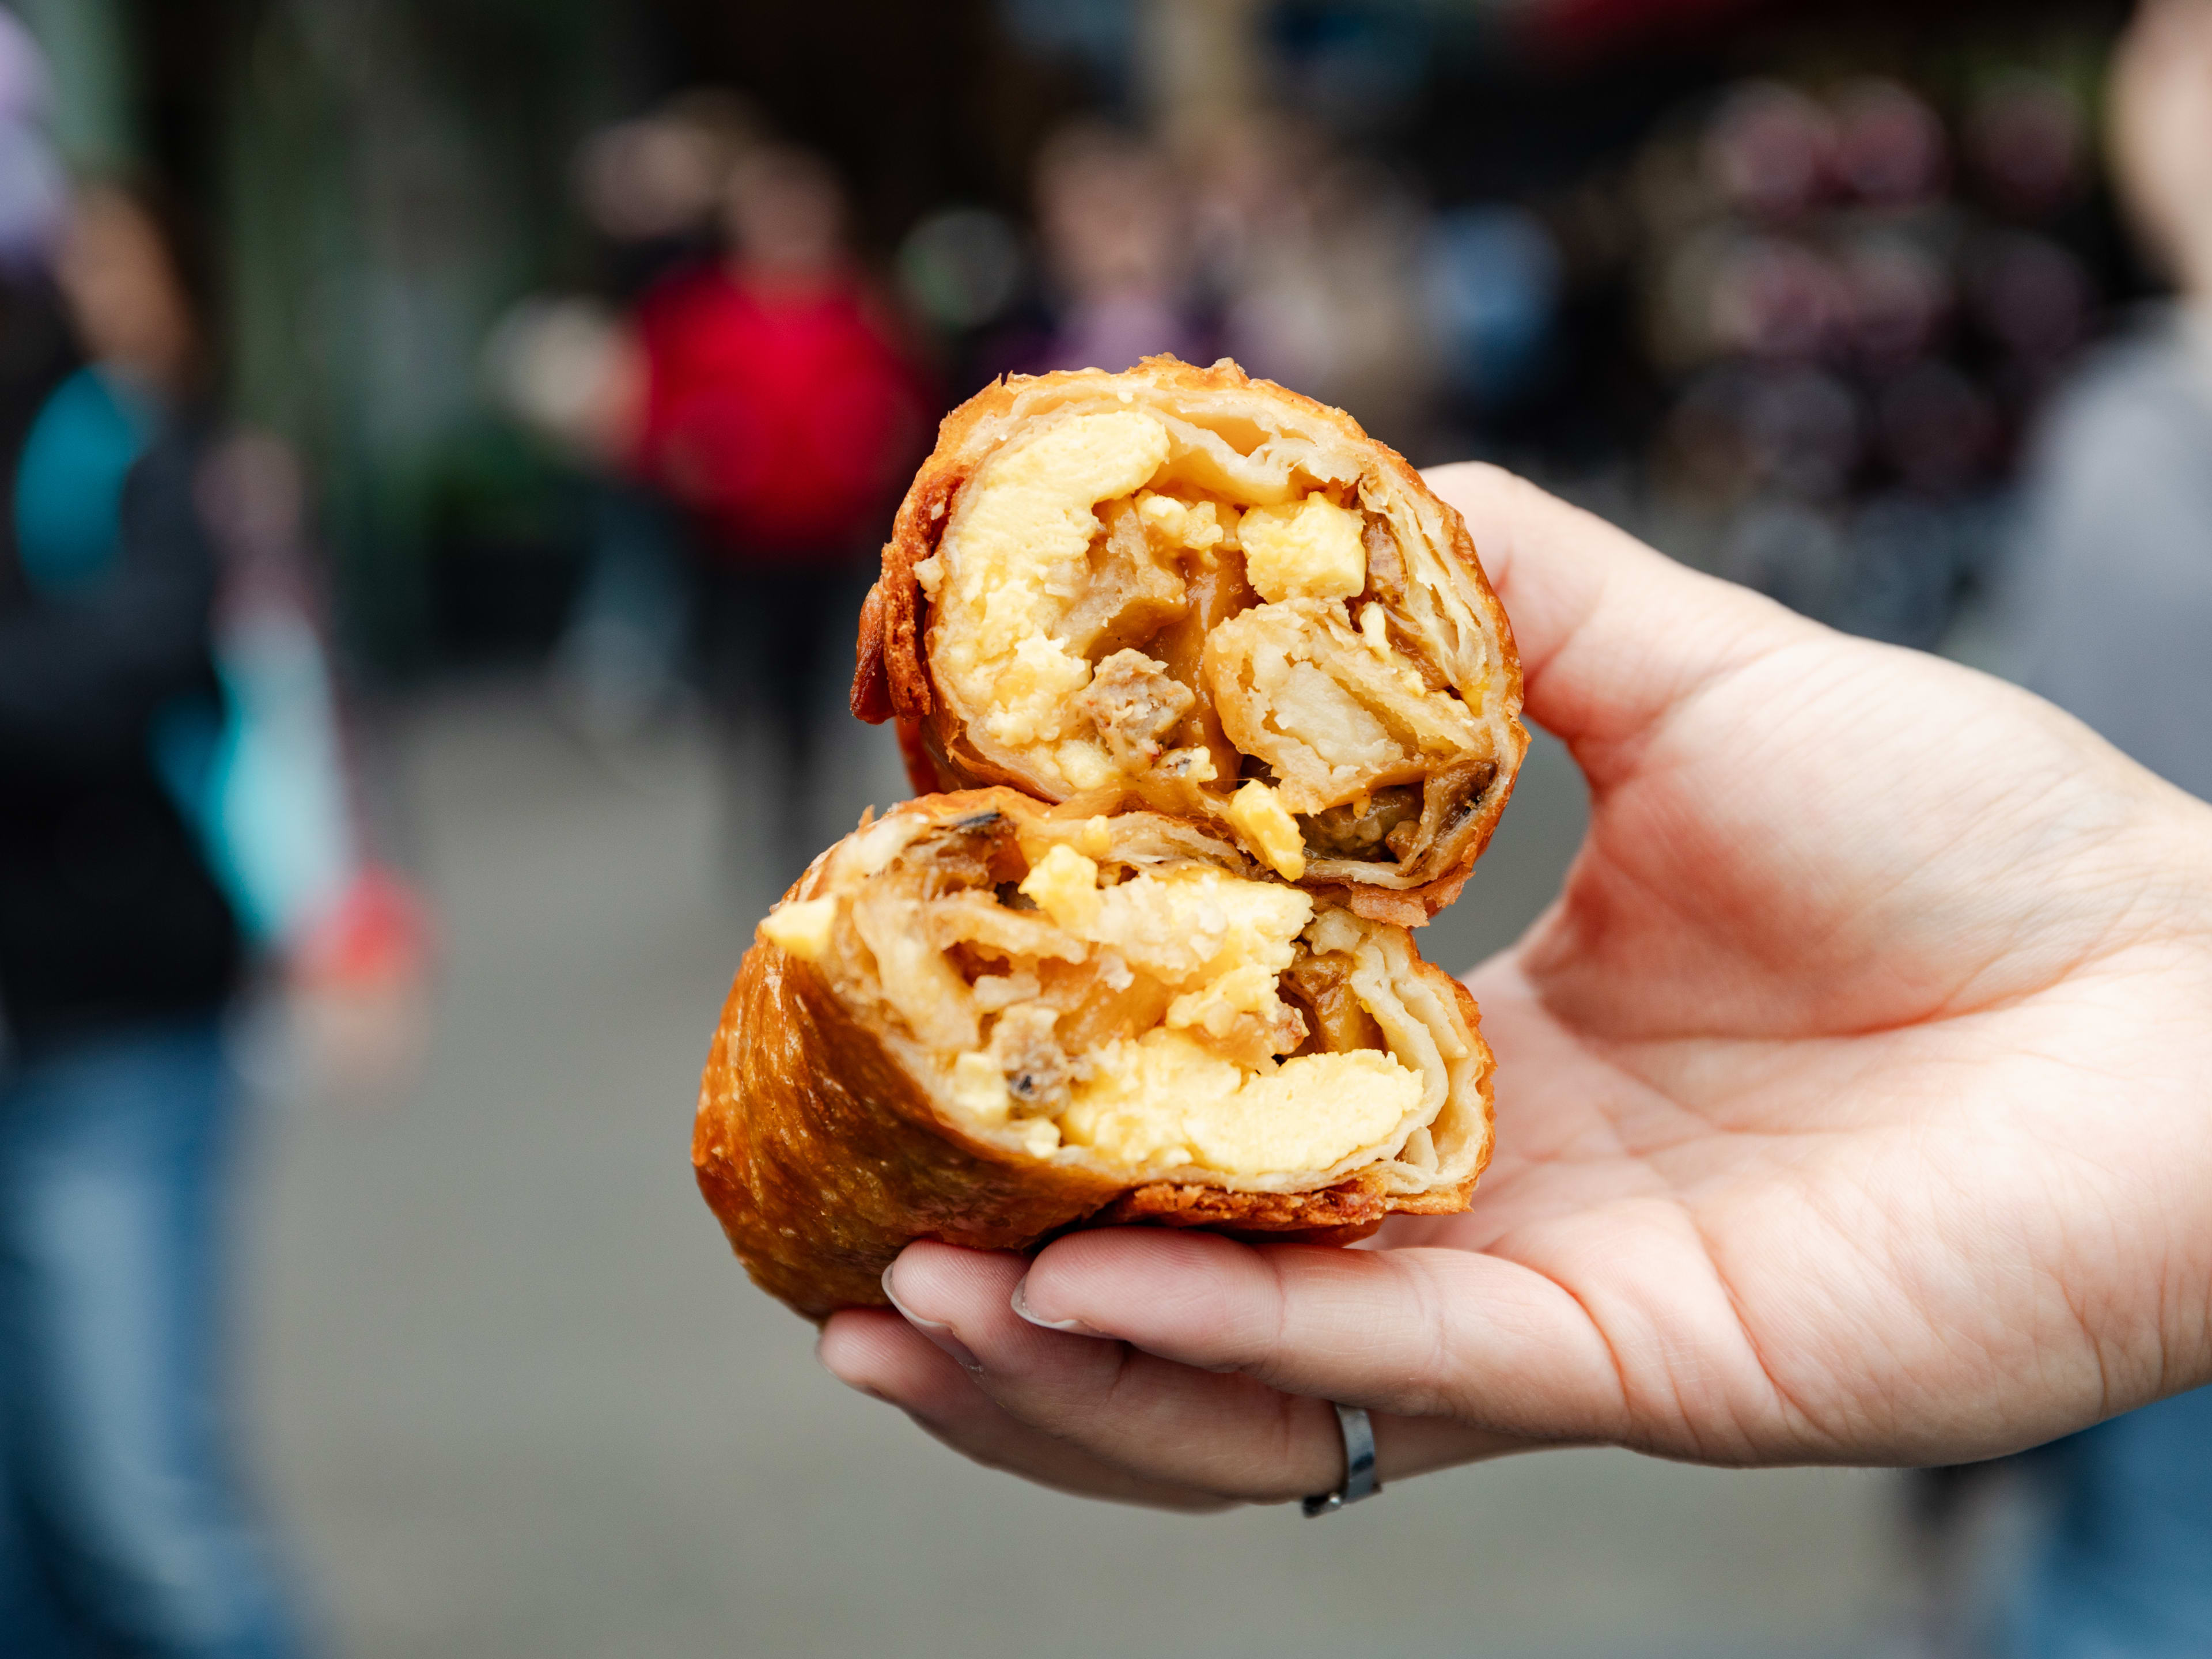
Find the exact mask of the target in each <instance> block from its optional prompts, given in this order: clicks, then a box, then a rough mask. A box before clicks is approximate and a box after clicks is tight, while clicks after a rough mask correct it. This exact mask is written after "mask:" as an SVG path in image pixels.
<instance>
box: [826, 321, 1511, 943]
mask: <svg viewBox="0 0 2212 1659" xmlns="http://www.w3.org/2000/svg"><path fill="white" fill-rule="evenodd" d="M1520 710H1521V670H1520V663H1519V659H1517V658H1516V656H1515V654H1514V649H1513V634H1512V629H1511V628H1510V625H1509V624H1508V623H1507V622H1506V619H1505V613H1504V610H1503V609H1502V608H1501V607H1500V606H1499V605H1498V599H1497V597H1496V595H1494V594H1493V593H1492V592H1491V589H1490V585H1489V583H1488V581H1487V580H1486V579H1485V577H1484V575H1483V572H1482V567H1481V566H1480V563H1478V562H1477V561H1476V558H1475V551H1474V544H1473V543H1472V542H1471V541H1470V540H1469V539H1468V533H1467V527H1466V526H1465V525H1464V524H1463V523H1462V521H1461V519H1460V516H1459V514H1458V513H1455V512H1454V511H1453V510H1452V509H1451V508H1450V507H1447V506H1445V505H1444V504H1443V502H1442V501H1439V500H1438V499H1437V496H1436V495H1434V494H1433V493H1432V492H1431V490H1430V489H1428V487H1427V486H1426V485H1425V483H1423V482H1422V481H1421V477H1420V475H1419V473H1417V472H1415V471H1413V468H1412V467H1411V466H1409V465H1407V463H1406V461H1405V459H1403V458H1402V457H1401V456H1400V455H1399V454H1397V453H1396V452H1395V451H1393V450H1391V449H1389V448H1388V447H1385V446H1383V445H1382V444H1379V443H1377V442H1376V441H1374V440H1372V439H1371V438H1370V437H1368V436H1367V435H1366V434H1365V433H1364V432H1362V431H1361V430H1360V428H1359V427H1358V423H1357V422H1354V421H1353V420H1352V418H1351V416H1347V415H1346V414H1344V413H1342V412H1341V411H1340V410H1334V409H1329V408H1327V407H1325V406H1323V405H1322V404H1317V403H1315V402H1314V401H1313V400H1312V399H1310V398H1303V397H1300V396H1298V395H1297V393H1296V392H1287V391H1285V390H1284V389H1283V388H1282V387H1280V386H1276V385H1274V384H1273V383H1272V382H1269V381H1266V380H1249V379H1247V378H1246V376H1245V374H1243V371H1242V370H1241V369H1239V368H1237V366H1236V365H1235V364H1234V363H1232V362H1229V361H1228V360H1227V359H1224V360H1223V361H1222V362H1218V363H1216V364H1215V365H1214V366H1213V367H1212V368H1194V367H1192V366H1190V365H1188V364H1186V363H1181V362H1176V360H1174V359H1173V358H1169V357H1152V358H1147V359H1146V361H1145V362H1144V363H1143V364H1142V365H1141V366H1139V368H1135V369H1133V370H1131V371H1129V372H1128V373H1127V374H1104V373H1102V372H1100V371H1097V370H1095V369H1085V370H1081V371H1077V372H1073V373H1061V374H1045V375H1040V376H1036V377H1034V378H1031V377H1024V376H1015V377H1012V378H1011V379H1009V380H1005V381H1002V382H1000V383H997V384H994V385H993V386H989V387H987V388H986V389H985V390H984V391H983V392H979V393H978V394H977V395H976V396H975V397H974V398H970V399H969V401H968V402H967V403H965V404H962V405H961V406H960V407H959V408H958V409H957V410H954V411H953V412H952V413H951V415H950V416H946V418H945V423H944V425H943V427H942V428H940V430H939V439H938V445H937V449H936V452H935V453H933V455H932V456H931V457H930V459H929V460H928V461H927V463H926V464H925V465H923V467H922V469H921V472H920V473H919V474H918V475H917V476H916V477H915V482H914V485H913V488H912V489H910V490H909V491H908V494H907V497H906V500H905V501H904V503H903V505H902V507H901V508H900V510H899V514H898V519H897V522H896V527H895V529H894V531H893V533H892V537H891V540H890V543H889V544H887V545H886V546H885V547H884V559H883V574H882V576H881V579H880V580H878V582H877V584H876V586H875V588H874V589H873V591H872V592H871V593H870V595H869V598H868V603H867V605H866V609H865V610H864V611H863V612H862V615H861V624H860V648H859V652H858V659H857V665H856V672H855V675H854V684H853V712H854V714H858V715H859V716H860V718H861V719H863V720H876V721H879V720H884V719H887V718H890V717H891V716H893V715H896V716H897V717H898V719H899V723H900V732H901V738H902V743H903V744H904V746H905V750H906V754H907V760H908V769H909V771H910V772H911V773H912V774H913V776H914V781H915V787H916V788H917V789H919V790H921V791H924V792H927V791H929V790H933V789H944V788H953V787H963V786H968V785H975V784H1007V785H1011V786H1012V787H1016V788H1018V789H1021V790H1023V791H1024V792H1026V793H1030V794H1032V795H1036V796H1037V797H1039V798H1040V799H1045V800H1048V801H1055V802H1057V801H1067V800H1079V801H1087V802H1092V803H1101V804H1103V803H1108V802H1112V801H1116V800H1126V801H1128V802H1130V803H1132V804H1139V805H1144V806H1146V807H1149V808H1151V809H1152V810H1154V811H1161V812H1166V813H1170V814H1173V815H1175V816H1177V817H1185V818H1188V819H1191V820H1193V821H1194V822H1196V823H1204V824H1207V825H1209V826H1211V827H1212V829H1214V830H1215V831H1216V832H1217V833H1218V834H1222V835H1225V836H1231V837H1233V838H1234V839H1235V840H1236V841H1237V842H1238V843H1239V844H1240V845H1241V846H1243V848H1245V849H1246V850H1247V851H1248V852H1249V853H1251V854H1254V855H1255V856H1256V857H1258V858H1259V859H1260V860H1261V861H1262V862H1264V863H1266V864H1267V866H1270V867H1271V868H1272V869H1273V870H1274V871H1275V872H1277V873H1278V874H1279V875H1281V876H1283V877H1284V878H1285V879H1288V880H1291V881H1294V882H1298V883H1300V884H1304V885H1305V886H1307V887H1309V888H1311V889H1313V890H1316V891H1328V892H1331V893H1333V894H1334V895H1335V896H1338V897H1339V898H1340V900H1341V902H1344V903H1345V904H1346V905H1348V906H1350V908H1352V909H1353V910H1355V911H1357V912H1358V913H1359V914H1360V915H1365V916H1370V917H1373V918H1375V919H1376V920H1379V921H1395V922H1400V923H1403V924H1406V925H1409V926H1418V925H1419V924H1420V923H1421V922H1423V921H1426V920H1427V919H1428V918H1429V917H1430V916H1431V915H1434V914H1435V913H1436V911H1437V910H1438V909H1440V908H1443V906H1444V905H1445V904H1448V903H1449V902H1450V901H1451V899H1452V898H1453V896H1455V894H1456V893H1457V892H1458V890H1459V889H1460V886H1461V885H1462V883H1464V882H1465V880H1466V879H1467V876H1468V872H1469V870H1471V869H1472V868H1473V867H1474V860H1475V859H1476V857H1477V855H1478V854H1480V852H1481V850H1482V848H1483V846H1484V844H1485V843H1486V842H1487V841H1488V840H1489V838H1490V834H1491V831H1492V829H1494V828H1495V827H1496V825H1497V823H1498V814H1499V813H1500V812H1501V811H1503V810H1504V805H1505V799H1506V797H1507V796H1508V795H1509V794H1510V793H1511V792H1512V788H1513V779H1514V775H1515V772H1516V770H1517V769H1518V768H1519V766H1520V763H1521V757H1522V752H1523V751H1524V750H1526V748H1527V746H1528V734H1527V732H1525V731H1523V730H1522V726H1521V724H1520V720H1519V718H1518V716H1519V714H1520Z"/></svg>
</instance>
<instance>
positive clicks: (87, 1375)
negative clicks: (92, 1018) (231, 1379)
mask: <svg viewBox="0 0 2212 1659" xmlns="http://www.w3.org/2000/svg"><path fill="white" fill-rule="evenodd" d="M236 1106H237V1091H236V1090H235V1088H234V1085H233V1081H232V1078H231V1075H230V1072H229V1068H228V1066H227V1064H226V1063H225V1060H224V1055H223V1048H222V1037H221V1035H220V1033H219V1032H218V1030H217V1029H216V1024H215V1022H214V1021H213V1020H212V1019H210V1020H206V1021H199V1022H192V1023H188V1024H176V1025H172V1026H164V1027H156V1028H129V1029H125V1030H114V1031H109V1032H104V1033H102V1034H100V1036H98V1037H96V1038H92V1039H88V1040H86V1041H83V1042H77V1043H74V1044H72V1045H70V1046H69V1047H67V1048H63V1049H61V1050H59V1051H53V1052H42V1053H40V1054H39V1055H37V1056H36V1057H35V1058H31V1059H27V1060H23V1061H21V1062H19V1063H17V1064H16V1065H15V1066H13V1068H12V1069H0V1499H4V1500H5V1501H4V1504H0V1651H4V1652H6V1653H7V1654H9V1655H10V1656H21V1659H46V1656H49V1655H52V1656H61V1655H71V1656H75V1655H93V1654H110V1653H121V1654H131V1655H146V1656H162V1659H169V1656H179V1659H181V1656H185V1655H191V1656H193V1659H216V1656H221V1659H249V1656H251V1659H274V1656H282V1655H289V1654H292V1653H295V1652H296V1651H297V1644H295V1641H294V1640H293V1638H292V1635H291V1627H290V1625H289V1620H288V1619H287V1617H286V1615H285V1613H284V1609H283V1606H282V1603H281V1599H280V1596H279V1595H278V1593H277V1589H276V1578H275V1575H274V1573H273V1572H272V1571H271V1569H270V1564H269V1562H268V1560H267V1559H266V1557H265V1555H264V1551H263V1548H262V1546H261V1543H260V1541H259V1540H258V1537H257V1535H256V1534H255V1531H254V1528H253V1527H252V1524H251V1522H249V1520H248V1518H247V1516H246V1510H245V1508H244V1506H243V1504H241V1502H240V1497H239V1494H238V1490H237V1487H236V1485H235V1482H234V1479H233V1477H232V1474H231V1471H230V1468H229V1466H228V1457H227V1455H226V1447H225V1445H224V1438H225V1436H224V1428H225V1425H224V1423H223V1420H222V1395H223V1392H224V1390H223V1387H222V1383H223V1377H222V1360H223V1350H224V1346H225V1345H224V1343H223V1342H222V1303H223V1298H222V1279H223V1273H222V1226H223V1222H224V1208H225V1206H224V1204H223V1201H222V1200H223V1197H224V1188H225V1185H226V1182H225V1175H226V1172H227V1170H228V1152H229V1146H228V1142H229V1139H230V1133H231V1130H232V1127H233V1119H234V1112H235V1109H236Z"/></svg>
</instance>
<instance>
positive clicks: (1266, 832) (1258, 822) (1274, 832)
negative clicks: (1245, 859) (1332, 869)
mask: <svg viewBox="0 0 2212 1659" xmlns="http://www.w3.org/2000/svg"><path fill="white" fill-rule="evenodd" d="M1226 816H1227V817H1228V819H1229V823H1230V827H1231V829H1235V830H1236V831H1237V834H1238V835H1240V836H1243V838H1244V842H1245V844H1246V845H1247V846H1249V847H1250V848H1252V850H1253V851H1254V852H1255V853H1257V854H1259V855H1260V856H1261V858H1263V859H1265V860H1267V864H1268V866H1269V867H1270V868H1272V869H1273V871H1274V872H1275V873H1276V874H1277V875H1279V876H1280V877H1282V878H1283V879H1284V880H1285V881H1296V880H1297V879H1298V878H1300V877H1301V876H1303V875H1304V874H1305V872H1306V843H1305V837H1304V836H1302V835H1300V834H1299V833H1298V825H1297V819H1295V818H1293V817H1291V815H1290V813H1289V811H1286V810H1285V807H1284V805H1283V803H1282V801H1281V800H1280V799H1278V798H1277V796H1276V794H1275V792H1274V791H1273V790H1272V789H1270V788H1268V787H1267V785H1266V784H1264V783H1262V782H1261V781H1260V780H1259V779H1257V778H1255V779H1253V780H1252V781H1251V782H1249V783H1248V784H1246V785H1245V786H1244V787H1243V788H1242V789H1239V790H1238V791H1237V793H1235V794H1234V795H1232V796H1231V797H1230V799H1229V808H1228V811H1227V813H1226Z"/></svg>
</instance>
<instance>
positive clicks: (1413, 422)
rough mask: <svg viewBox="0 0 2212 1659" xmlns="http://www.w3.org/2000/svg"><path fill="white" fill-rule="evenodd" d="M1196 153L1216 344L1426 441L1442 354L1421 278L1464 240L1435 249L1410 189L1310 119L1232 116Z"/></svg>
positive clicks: (1373, 427) (1268, 373) (1402, 438)
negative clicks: (1339, 146) (1331, 139)
mask: <svg viewBox="0 0 2212 1659" xmlns="http://www.w3.org/2000/svg"><path fill="white" fill-rule="evenodd" d="M1195 155H1196V159H1195V162H1194V169H1195V172H1196V174H1197V178H1198V191H1197V207H1196V216H1195V219H1196V227H1197V229H1198V231H1199V233H1200V234H1199V235H1198V238H1197V247H1198V249H1199V252H1200V255H1201V258H1202V261H1203V264H1204V265H1205V266H1206V270H1205V276H1206V282H1207V283H1208V285H1209V287H1210V288H1211V289H1212V291H1213V295H1214V297H1215V299H1216V301H1217V302H1218V306H1219V309H1220V316H1221V326H1220V333H1221V349H1223V350H1225V351H1226V352H1227V353H1228V354H1229V355H1230V356H1232V357H1234V358H1236V359H1237V362H1239V363H1241V364H1242V365H1243V367H1244V368H1247V369H1249V371H1250V372H1251V373H1253V374H1257V375H1262V376H1264V377H1266V378H1267V379H1268V380H1277V381H1279V382H1280V383H1281V384H1283V385H1285V386H1290V387H1291V388H1292V389H1293V390H1295V391H1298V392H1304V393H1305V394H1306V395H1307V396H1309V397H1311V398H1319V399H1320V400H1321V401H1322V402H1323V403H1328V404H1335V405H1337V406H1338V407H1340V408H1342V409H1346V410H1350V411H1351V412H1352V415H1353V416H1355V417H1356V418H1358V420H1359V421H1360V422H1362V423H1363V424H1364V425H1365V426H1366V427H1367V428H1368V429H1369V430H1370V431H1371V432H1374V433H1375V434H1376V435H1378V436H1380V437H1383V438H1385V439H1388V440H1389V441H1394V442H1396V443H1399V444H1401V446H1412V445H1414V444H1415V443H1417V441H1418V440H1419V436H1420V435H1421V428H1423V426H1424V425H1425V422H1426V418H1427V416H1428V413H1429V404H1430V402H1431V392H1433V390H1434V386H1435V380H1436V374H1435V366H1436V363H1437V358H1438V355H1439V354H1438V352H1437V349H1435V342H1434V341H1433V340H1432V338H1431V321H1432V319H1431V315H1430V314H1429V310H1428V307H1425V301H1427V300H1428V299H1429V298H1430V297H1431V296H1430V295H1429V293H1428V292H1427V289H1428V288H1429V287H1431V286H1432V285H1431V284H1430V283H1428V282H1427V281H1426V279H1427V278H1428V277H1429V276H1431V274H1432V273H1431V266H1432V265H1434V264H1440V263H1448V262H1449V257H1450V255H1451V254H1453V253H1454V252H1458V251H1459V249H1458V248H1457V246H1455V245H1451V244H1444V245H1442V246H1431V239H1430V234H1429V233H1430V223H1429V217H1428V215H1427V214H1426V213H1425V211H1424V210H1423V209H1422V208H1421V206H1420V204H1419V203H1418V202H1416V201H1415V200H1414V199H1413V197H1412V196H1411V195H1410V193H1409V192H1408V191H1406V190H1405V189H1404V188H1403V187H1402V186H1401V185H1399V184H1398V182H1397V181H1396V180H1395V179H1393V178H1392V177H1391V176H1390V175H1389V173H1387V172H1385V171H1384V170H1383V169H1382V168H1381V167H1377V166H1375V165H1374V164H1372V163H1371V162H1369V161H1365V160H1364V159H1360V158H1357V157H1351V156H1346V155H1340V154H1339V153H1337V152H1336V151H1335V149H1334V148H1333V147H1332V146H1331V145H1330V143H1328V140H1327V138H1326V137H1324V136H1323V135H1322V133H1321V132H1320V131H1319V130H1318V129H1317V128H1316V127H1314V126H1313V125H1310V124H1308V123H1304V122H1300V121H1297V120H1294V119H1292V118H1289V117H1286V116H1283V115H1270V116H1256V117H1250V118H1245V119H1243V120H1239V121H1235V122H1224V123H1221V124H1218V125H1216V126H1215V127H1213V128H1212V130H1211V131H1210V132H1208V133H1207V134H1206V137H1205V139H1204V141H1203V143H1200V145H1199V146H1198V148H1197V149H1196V153H1195ZM1439 254H1441V255H1442V256H1443V258H1441V259H1439V258H1437V255H1439Z"/></svg>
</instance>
